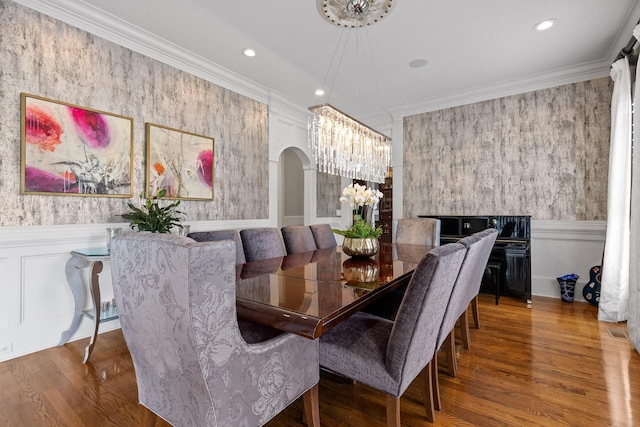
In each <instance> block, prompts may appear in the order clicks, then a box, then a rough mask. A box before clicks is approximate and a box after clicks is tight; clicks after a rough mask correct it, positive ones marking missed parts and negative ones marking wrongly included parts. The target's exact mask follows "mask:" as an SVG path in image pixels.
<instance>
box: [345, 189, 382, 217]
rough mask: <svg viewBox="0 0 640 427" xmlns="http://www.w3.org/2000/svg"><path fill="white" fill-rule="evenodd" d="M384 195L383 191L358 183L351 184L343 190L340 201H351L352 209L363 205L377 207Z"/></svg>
mask: <svg viewBox="0 0 640 427" xmlns="http://www.w3.org/2000/svg"><path fill="white" fill-rule="evenodd" d="M382 196H383V194H382V192H380V191H378V190H376V189H374V188H367V186H365V185H360V184H358V183H356V184H349V186H347V187H345V188H344V190H342V197H340V201H341V202H346V203H349V206H350V207H351V209H354V210H355V209H357V208H361V207H363V206H371V207H372V208H373V209H375V208H376V207H377V206H378V202H380V199H382Z"/></svg>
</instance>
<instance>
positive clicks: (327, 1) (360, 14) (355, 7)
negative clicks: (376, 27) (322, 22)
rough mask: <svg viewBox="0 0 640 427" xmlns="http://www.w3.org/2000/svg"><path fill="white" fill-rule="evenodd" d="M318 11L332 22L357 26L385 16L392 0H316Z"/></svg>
mask: <svg viewBox="0 0 640 427" xmlns="http://www.w3.org/2000/svg"><path fill="white" fill-rule="evenodd" d="M316 4H317V6H318V11H319V12H320V14H321V15H322V16H323V17H324V18H325V19H326V20H327V21H329V22H331V23H332V24H335V25H338V26H339V27H347V28H357V27H363V26H366V25H371V24H375V23H376V22H378V21H380V20H381V19H382V18H384V17H385V16H387V14H388V13H389V12H391V9H393V6H394V5H395V2H394V1H393V0H317V2H316Z"/></svg>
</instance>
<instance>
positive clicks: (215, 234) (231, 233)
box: [187, 230, 247, 264]
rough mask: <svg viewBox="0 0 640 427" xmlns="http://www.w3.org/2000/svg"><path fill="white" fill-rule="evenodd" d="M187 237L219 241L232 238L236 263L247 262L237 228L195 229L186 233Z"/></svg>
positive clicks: (205, 240) (204, 240)
mask: <svg viewBox="0 0 640 427" xmlns="http://www.w3.org/2000/svg"><path fill="white" fill-rule="evenodd" d="M187 237H189V238H190V239H193V240H195V241H196V242H219V241H220V240H233V241H234V242H236V264H244V263H245V262H247V260H246V258H245V257H244V247H243V246H242V240H240V234H238V230H213V231H196V232H193V233H189V234H187Z"/></svg>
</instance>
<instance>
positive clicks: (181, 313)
mask: <svg viewBox="0 0 640 427" xmlns="http://www.w3.org/2000/svg"><path fill="white" fill-rule="evenodd" d="M235 263H236V250H235V244H234V243H233V242H230V241H224V242H206V243H197V242H194V241H193V240H191V239H188V238H184V237H179V236H174V235H167V234H155V233H128V234H125V235H123V236H120V237H118V238H116V239H115V240H114V241H113V242H112V245H111V271H112V278H113V287H114V294H115V297H116V301H117V305H118V309H119V314H120V323H121V325H122V332H123V334H124V337H125V340H126V342H127V346H128V347H129V350H130V352H131V357H132V359H133V363H134V367H135V373H136V380H137V384H138V398H139V400H140V403H141V404H142V405H144V406H145V407H147V408H149V410H151V411H152V412H153V413H155V414H157V415H158V416H160V417H161V418H163V419H164V420H166V421H168V422H169V423H171V424H172V425H177V426H186V427H188V426H254V425H256V426H257V425H263V424H265V423H266V422H267V421H269V420H270V419H271V418H272V417H273V416H275V415H276V414H277V413H279V412H280V411H281V410H282V409H284V408H285V407H286V406H287V405H289V404H290V403H291V402H292V401H294V400H295V399H297V398H298V397H299V396H301V395H302V394H303V393H305V392H306V391H307V390H308V389H310V388H312V387H314V385H315V384H317V382H318V378H319V372H318V366H317V363H318V347H317V343H316V342H314V341H311V340H308V339H305V338H302V337H299V336H296V335H292V334H286V333H283V334H280V335H278V336H277V337H275V338H273V339H269V340H267V341H261V340H260V339H259V337H257V336H256V334H254V333H252V334H249V335H250V336H251V337H252V340H253V341H254V342H256V343H255V344H248V343H247V342H246V341H245V340H244V339H243V338H242V335H241V332H240V329H239V326H238V321H237V317H236V291H235V286H236V281H235ZM243 324H244V325H243V327H245V328H252V325H253V324H252V323H251V322H246V321H243ZM257 330H258V331H259V330H262V328H257Z"/></svg>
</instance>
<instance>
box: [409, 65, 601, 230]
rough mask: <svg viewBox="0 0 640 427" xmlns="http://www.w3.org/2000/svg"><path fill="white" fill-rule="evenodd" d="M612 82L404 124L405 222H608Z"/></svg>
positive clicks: (460, 109) (454, 110)
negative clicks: (428, 218) (468, 218)
mask: <svg viewBox="0 0 640 427" xmlns="http://www.w3.org/2000/svg"><path fill="white" fill-rule="evenodd" d="M612 90H613V84H612V82H611V79H609V78H602V79H597V80H592V81H587V82H582V83H577V84H571V85H567V86H561V87H556V88H551V89H545V90H540V91H536V92H530V93H525V94H521V95H516V96H510V97H506V98H500V99H494V100H490V101H486V102H480V103H476V104H470V105H464V106H461V107H455V108H449V109H445V110H440V111H435V112H430V113H425V114H419V115H415V116H410V117H406V118H405V119H404V175H403V178H404V190H403V196H404V202H403V207H404V216H405V217H415V216H417V215H421V214H438V215H447V214H449V215H483V214H496V215H532V216H533V218H534V219H539V220H605V219H606V205H607V171H608V166H609V157H608V156H609V137H610V122H611V118H610V115H611V112H610V105H611V94H612Z"/></svg>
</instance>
